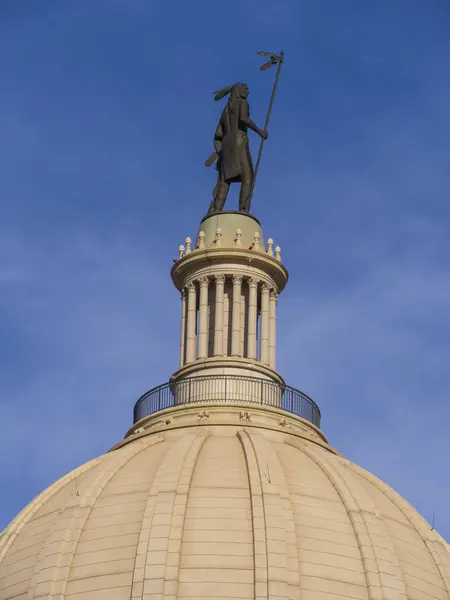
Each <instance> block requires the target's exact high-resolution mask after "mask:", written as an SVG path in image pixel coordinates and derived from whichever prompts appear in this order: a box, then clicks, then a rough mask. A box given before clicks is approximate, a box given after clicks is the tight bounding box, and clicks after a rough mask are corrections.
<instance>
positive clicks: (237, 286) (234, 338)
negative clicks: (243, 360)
mask: <svg viewBox="0 0 450 600" xmlns="http://www.w3.org/2000/svg"><path fill="white" fill-rule="evenodd" d="M241 285H242V275H234V276H233V313H232V317H231V356H240V353H241Z"/></svg>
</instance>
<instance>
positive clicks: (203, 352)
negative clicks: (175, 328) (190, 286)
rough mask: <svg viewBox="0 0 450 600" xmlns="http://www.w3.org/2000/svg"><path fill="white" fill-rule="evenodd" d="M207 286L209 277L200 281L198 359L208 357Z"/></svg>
mask: <svg viewBox="0 0 450 600" xmlns="http://www.w3.org/2000/svg"><path fill="white" fill-rule="evenodd" d="M208 286H209V277H202V278H201V279H200V306H199V317H198V320H199V327H198V358H206V357H207V356H208Z"/></svg>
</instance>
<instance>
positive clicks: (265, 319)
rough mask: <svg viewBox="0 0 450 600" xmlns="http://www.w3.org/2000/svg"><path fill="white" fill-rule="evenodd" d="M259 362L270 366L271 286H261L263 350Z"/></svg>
mask: <svg viewBox="0 0 450 600" xmlns="http://www.w3.org/2000/svg"><path fill="white" fill-rule="evenodd" d="M259 360H260V361H261V362H262V363H264V364H265V365H268V364H269V286H268V285H267V283H263V284H262V285H261V349H260V355H259Z"/></svg>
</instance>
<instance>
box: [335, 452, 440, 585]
mask: <svg viewBox="0 0 450 600" xmlns="http://www.w3.org/2000/svg"><path fill="white" fill-rule="evenodd" d="M342 460H343V462H344V466H345V468H347V469H348V470H350V471H353V472H354V473H356V474H357V475H359V476H361V477H362V478H363V479H365V480H366V481H367V482H368V483H370V484H371V485H373V486H374V487H375V488H376V489H377V490H379V491H380V492H381V493H382V494H384V496H386V498H388V499H389V500H390V501H391V502H392V503H393V504H394V505H395V506H396V507H397V508H398V509H399V510H400V511H401V512H402V513H403V514H404V515H405V517H406V519H408V521H409V522H410V523H411V525H412V527H413V528H414V530H415V531H416V532H417V534H418V535H419V537H420V539H421V540H422V541H423V543H424V545H425V546H426V548H427V550H428V551H429V553H430V554H431V556H432V558H433V562H434V564H435V565H436V568H437V570H438V571H439V574H440V576H441V578H442V581H443V583H444V586H445V590H446V591H447V594H448V595H449V596H450V558H449V557H448V555H447V554H446V553H443V552H441V551H440V549H439V550H436V549H435V548H434V546H435V544H438V547H439V546H443V548H444V550H445V549H446V542H445V540H444V539H443V538H441V536H440V535H439V534H438V533H437V531H435V530H433V529H431V527H430V529H429V530H428V529H427V528H426V527H425V525H424V523H426V521H425V519H423V517H419V518H417V517H416V516H414V515H413V514H411V508H410V504H409V502H407V501H406V500H405V499H404V498H403V497H402V496H400V494H398V493H397V492H396V491H395V490H393V489H392V488H389V486H387V485H386V484H385V483H384V482H383V481H381V480H380V479H378V477H375V476H374V475H372V474H371V473H369V472H368V471H366V470H365V469H362V468H361V467H357V465H355V464H354V463H351V462H350V461H348V460H346V459H342ZM422 519H423V522H422ZM426 524H427V525H428V523H426ZM428 526H429V525H428ZM432 538H434V539H432ZM443 557H445V558H444V560H443ZM445 559H447V560H445Z"/></svg>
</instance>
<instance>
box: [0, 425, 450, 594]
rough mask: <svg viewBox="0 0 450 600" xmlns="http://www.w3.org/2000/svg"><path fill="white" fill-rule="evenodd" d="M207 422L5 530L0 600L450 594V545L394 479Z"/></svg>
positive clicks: (86, 478) (297, 441)
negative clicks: (393, 485)
mask: <svg viewBox="0 0 450 600" xmlns="http://www.w3.org/2000/svg"><path fill="white" fill-rule="evenodd" d="M205 415H206V413H205ZM244 418H247V417H245V415H244ZM201 419H202V417H201V414H199V420H201ZM204 421H205V423H203V422H202V423H200V424H198V425H196V426H192V427H185V428H178V429H172V430H167V431H163V432H161V433H152V434H150V435H145V434H144V435H142V436H141V437H135V438H134V441H130V442H129V443H126V444H124V445H123V446H122V447H119V448H118V449H116V450H114V451H112V452H109V453H108V454H105V455H104V456H101V457H100V458H97V459H95V460H93V461H91V462H89V463H87V464H86V465H83V466H82V467H80V468H78V469H76V470H75V471H73V472H72V473H70V474H69V475H67V476H65V477H63V478H62V479H61V480H59V481H58V482H56V483H54V484H53V485H52V486H50V487H49V488H48V489H47V490H46V491H44V492H43V493H42V494H41V495H40V496H38V497H37V498H36V499H35V500H34V501H33V502H31V504H29V505H28V506H27V507H26V508H25V509H24V510H23V511H22V512H21V513H20V514H19V515H18V517H17V518H16V519H15V520H14V521H13V522H12V523H11V525H10V526H9V527H8V528H7V529H6V531H5V532H4V533H3V535H1V536H0V600H12V599H13V598H14V599H15V600H25V599H27V600H32V599H34V598H59V599H62V598H73V599H74V600H87V599H89V600H130V599H134V598H145V599H147V600H150V599H155V600H156V599H157V598H158V599H162V598H167V599H171V600H175V599H176V598H186V599H187V598H196V599H199V598H209V599H211V598H214V599H224V600H225V599H226V598H236V599H240V600H244V599H247V598H248V599H255V598H257V599H268V598H270V599H271V600H274V599H278V598H280V599H281V598H285V599H288V598H292V599H293V598H298V599H301V600H337V599H343V598H358V599H361V600H366V599H367V600H375V599H376V600H382V599H383V600H390V599H392V600H397V599H405V600H406V599H409V600H429V599H433V598H436V599H442V600H444V599H445V600H449V598H450V553H449V547H448V545H447V544H446V542H445V541H444V540H443V539H442V538H441V537H440V536H439V535H438V534H437V533H435V532H434V531H432V530H431V528H430V526H429V525H428V524H427V523H426V521H425V520H424V519H423V518H422V517H421V516H420V515H419V514H418V513H417V512H416V511H415V510H414V509H413V508H412V507H411V506H410V505H409V504H408V503H407V502H406V501H405V500H404V499H403V498H402V497H400V496H399V495H398V494H397V493H396V492H394V491H393V490H392V489H391V488H389V487H388V486H387V485H386V484H384V483H383V482H382V481H380V480H379V479H377V478H376V477H374V476H373V475H371V474H369V473H367V472H366V471H364V470H363V469H361V468H359V467H358V466H356V465H355V464H353V463H351V462H349V461H348V460H345V459H344V458H342V457H341V456H339V455H338V454H336V452H335V451H334V450H333V449H332V448H330V447H328V446H327V445H326V444H325V443H323V442H321V441H320V440H319V438H318V436H317V440H316V441H314V440H313V439H311V440H308V439H307V436H303V437H302V436H301V435H296V434H293V433H287V432H284V431H276V430H270V429H264V428H260V427H254V426H246V425H245V424H244V425H243V426H240V425H236V426H230V425H227V426H224V425H214V424H212V423H211V422H208V416H205V418H204ZM279 429H281V427H280V428H279Z"/></svg>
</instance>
